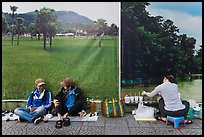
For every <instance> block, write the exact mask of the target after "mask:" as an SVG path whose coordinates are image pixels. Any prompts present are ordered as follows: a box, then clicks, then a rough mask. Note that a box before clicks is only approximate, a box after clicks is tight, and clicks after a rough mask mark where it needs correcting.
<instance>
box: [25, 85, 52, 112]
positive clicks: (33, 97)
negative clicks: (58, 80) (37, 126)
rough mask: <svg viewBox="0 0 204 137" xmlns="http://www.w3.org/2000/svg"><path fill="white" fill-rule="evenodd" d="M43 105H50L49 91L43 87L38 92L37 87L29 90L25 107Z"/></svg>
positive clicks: (46, 106)
mask: <svg viewBox="0 0 204 137" xmlns="http://www.w3.org/2000/svg"><path fill="white" fill-rule="evenodd" d="M30 106H33V107H40V106H44V107H45V108H49V107H50V106H51V93H50V91H48V90H45V89H43V91H42V92H41V93H39V92H38V90H37V88H35V89H34V90H33V91H31V93H30V95H29V97H28V102H27V105H26V107H27V108H29V107H30Z"/></svg>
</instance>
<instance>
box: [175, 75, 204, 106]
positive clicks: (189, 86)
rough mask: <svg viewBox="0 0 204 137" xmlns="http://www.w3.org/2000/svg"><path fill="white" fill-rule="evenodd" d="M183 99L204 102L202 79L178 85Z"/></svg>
mask: <svg viewBox="0 0 204 137" xmlns="http://www.w3.org/2000/svg"><path fill="white" fill-rule="evenodd" d="M178 86H179V92H180V93H181V99H186V100H189V99H193V100H195V101H196V102H202V79H195V80H193V81H191V82H180V83H178Z"/></svg>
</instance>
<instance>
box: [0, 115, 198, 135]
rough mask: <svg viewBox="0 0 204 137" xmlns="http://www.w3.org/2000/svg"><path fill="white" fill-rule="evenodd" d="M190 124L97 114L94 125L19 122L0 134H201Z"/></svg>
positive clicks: (5, 126) (195, 121)
mask: <svg viewBox="0 0 204 137" xmlns="http://www.w3.org/2000/svg"><path fill="white" fill-rule="evenodd" d="M192 120H193V124H187V125H186V127H184V126H183V124H181V125H180V127H179V130H178V131H177V130H175V129H174V128H173V124H169V125H166V124H165V122H162V121H156V122H141V121H139V122H138V121H135V119H134V116H133V115H132V114H131V113H126V115H125V117H119V118H106V117H104V116H102V115H101V114H100V113H99V117H98V120H97V121H96V122H71V125H70V126H68V127H64V126H63V127H62V128H61V129H56V128H55V122H48V123H44V122H41V123H39V124H38V125H34V124H33V123H28V122H19V121H8V122H7V121H2V135H202V119H192Z"/></svg>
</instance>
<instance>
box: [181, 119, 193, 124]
mask: <svg viewBox="0 0 204 137" xmlns="http://www.w3.org/2000/svg"><path fill="white" fill-rule="evenodd" d="M181 123H182V124H183V122H181ZM185 123H186V124H193V121H192V120H190V119H186V120H185Z"/></svg>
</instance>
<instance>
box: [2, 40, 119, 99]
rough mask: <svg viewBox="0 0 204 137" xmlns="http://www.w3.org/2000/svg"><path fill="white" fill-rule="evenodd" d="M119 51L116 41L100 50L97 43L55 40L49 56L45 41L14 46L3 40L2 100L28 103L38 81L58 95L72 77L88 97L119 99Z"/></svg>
mask: <svg viewBox="0 0 204 137" xmlns="http://www.w3.org/2000/svg"><path fill="white" fill-rule="evenodd" d="M47 47H48V45H47ZM118 48H119V47H118V39H114V38H113V39H109V40H108V39H107V40H103V43H102V48H99V47H98V40H97V39H96V40H94V39H87V38H84V39H83V38H59V37H55V38H54V39H53V47H52V51H50V52H49V51H45V50H43V41H42V40H40V41H38V40H36V39H33V40H31V39H30V38H27V39H23V40H20V45H16V41H15V42H14V45H13V46H12V45H11V40H9V38H6V39H5V38H3V37H2V99H27V97H28V95H29V92H30V91H31V90H32V89H33V88H34V81H35V79H37V78H43V79H45V81H46V88H48V89H50V90H51V91H52V93H53V95H55V94H56V93H57V92H58V91H59V90H60V89H61V87H60V85H59V82H61V81H62V80H63V79H64V78H65V77H72V78H73V79H74V80H75V81H76V83H77V85H78V86H79V87H81V89H82V90H83V91H84V92H85V94H86V97H89V98H95V99H102V98H104V97H118V89H119V87H118V79H119V76H118V74H119V61H118V59H119V57H118V56H119V55H118Z"/></svg>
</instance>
